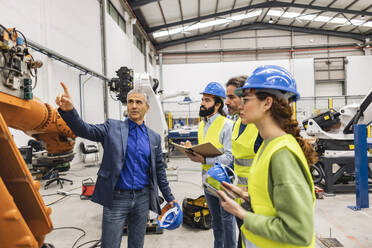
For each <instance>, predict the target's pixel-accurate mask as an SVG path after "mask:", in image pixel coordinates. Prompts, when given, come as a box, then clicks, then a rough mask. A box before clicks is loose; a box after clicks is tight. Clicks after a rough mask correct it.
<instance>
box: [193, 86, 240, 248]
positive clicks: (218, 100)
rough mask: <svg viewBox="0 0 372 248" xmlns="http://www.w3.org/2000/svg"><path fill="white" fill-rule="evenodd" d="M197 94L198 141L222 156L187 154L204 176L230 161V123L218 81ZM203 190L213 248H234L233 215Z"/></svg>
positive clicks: (231, 124)
mask: <svg viewBox="0 0 372 248" xmlns="http://www.w3.org/2000/svg"><path fill="white" fill-rule="evenodd" d="M200 94H202V95H203V96H202V101H201V105H200V111H199V116H200V117H201V118H202V120H201V121H200V123H199V128H198V144H203V143H207V142H210V143H212V144H213V145H214V146H215V147H216V148H217V149H219V150H220V151H221V153H222V155H219V156H216V157H204V156H202V155H201V154H198V153H196V152H193V153H192V154H188V155H187V156H188V157H189V158H190V159H191V160H192V161H194V162H197V163H200V164H201V167H202V177H203V178H205V176H206V174H207V172H208V170H209V169H210V168H212V166H213V165H214V164H215V163H221V164H225V165H229V164H231V162H232V153H231V134H232V126H233V123H232V122H231V121H230V120H228V119H227V118H226V117H225V112H224V111H223V106H224V99H225V98H226V93H225V89H224V88H223V87H222V85H221V84H219V83H217V82H210V83H208V84H207V86H206V87H205V89H204V91H203V92H201V93H200ZM204 193H205V198H206V201H207V203H208V208H209V211H210V213H211V216H212V229H213V236H214V248H235V247H236V225H235V217H234V216H233V215H232V214H230V213H228V212H226V211H225V210H224V209H223V208H222V207H221V203H220V200H219V198H218V197H216V196H214V195H213V194H211V193H210V192H209V191H208V190H207V189H204Z"/></svg>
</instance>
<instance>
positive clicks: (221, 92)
mask: <svg viewBox="0 0 372 248" xmlns="http://www.w3.org/2000/svg"><path fill="white" fill-rule="evenodd" d="M200 94H209V95H214V96H219V97H222V98H223V99H226V93H225V89H224V88H223V87H222V85H221V84H219V83H217V82H210V83H209V84H207V86H206V87H205V89H204V91H203V92H200Z"/></svg>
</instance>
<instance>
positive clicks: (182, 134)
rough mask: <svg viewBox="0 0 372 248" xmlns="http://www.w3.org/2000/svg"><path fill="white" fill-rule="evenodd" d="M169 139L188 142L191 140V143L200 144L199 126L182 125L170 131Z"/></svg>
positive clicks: (176, 141)
mask: <svg viewBox="0 0 372 248" xmlns="http://www.w3.org/2000/svg"><path fill="white" fill-rule="evenodd" d="M168 139H171V140H172V141H173V142H174V143H177V144H179V143H181V142H186V141H187V140H189V141H190V142H191V144H193V145H196V144H198V127H197V126H195V127H181V128H177V129H174V130H171V131H169V133H168Z"/></svg>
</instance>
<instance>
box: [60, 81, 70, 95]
mask: <svg viewBox="0 0 372 248" xmlns="http://www.w3.org/2000/svg"><path fill="white" fill-rule="evenodd" d="M61 86H62V88H63V90H64V91H65V95H66V96H67V97H70V93H69V92H68V89H67V86H66V85H65V84H64V83H63V82H61Z"/></svg>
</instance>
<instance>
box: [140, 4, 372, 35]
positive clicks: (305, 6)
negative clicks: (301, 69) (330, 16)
mask: <svg viewBox="0 0 372 248" xmlns="http://www.w3.org/2000/svg"><path fill="white" fill-rule="evenodd" d="M261 8H300V9H312V10H319V11H324V12H336V13H345V14H354V15H364V16H372V12H369V11H363V10H361V11H360V10H352V9H341V8H332V7H327V6H317V5H309V4H299V3H290V2H280V1H270V2H263V3H258V4H253V5H248V6H245V7H241V8H236V9H232V10H227V11H222V12H218V13H213V14H209V15H205V16H200V17H195V18H190V19H187V20H183V21H178V22H172V23H168V24H164V25H159V26H154V27H149V28H147V29H146V32H147V33H152V32H155V31H158V30H160V29H163V28H170V27H174V26H179V25H182V24H187V23H192V22H199V21H201V20H205V19H210V18H214V17H219V16H224V15H229V14H233V13H237V12H242V11H246V10H251V9H261Z"/></svg>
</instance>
